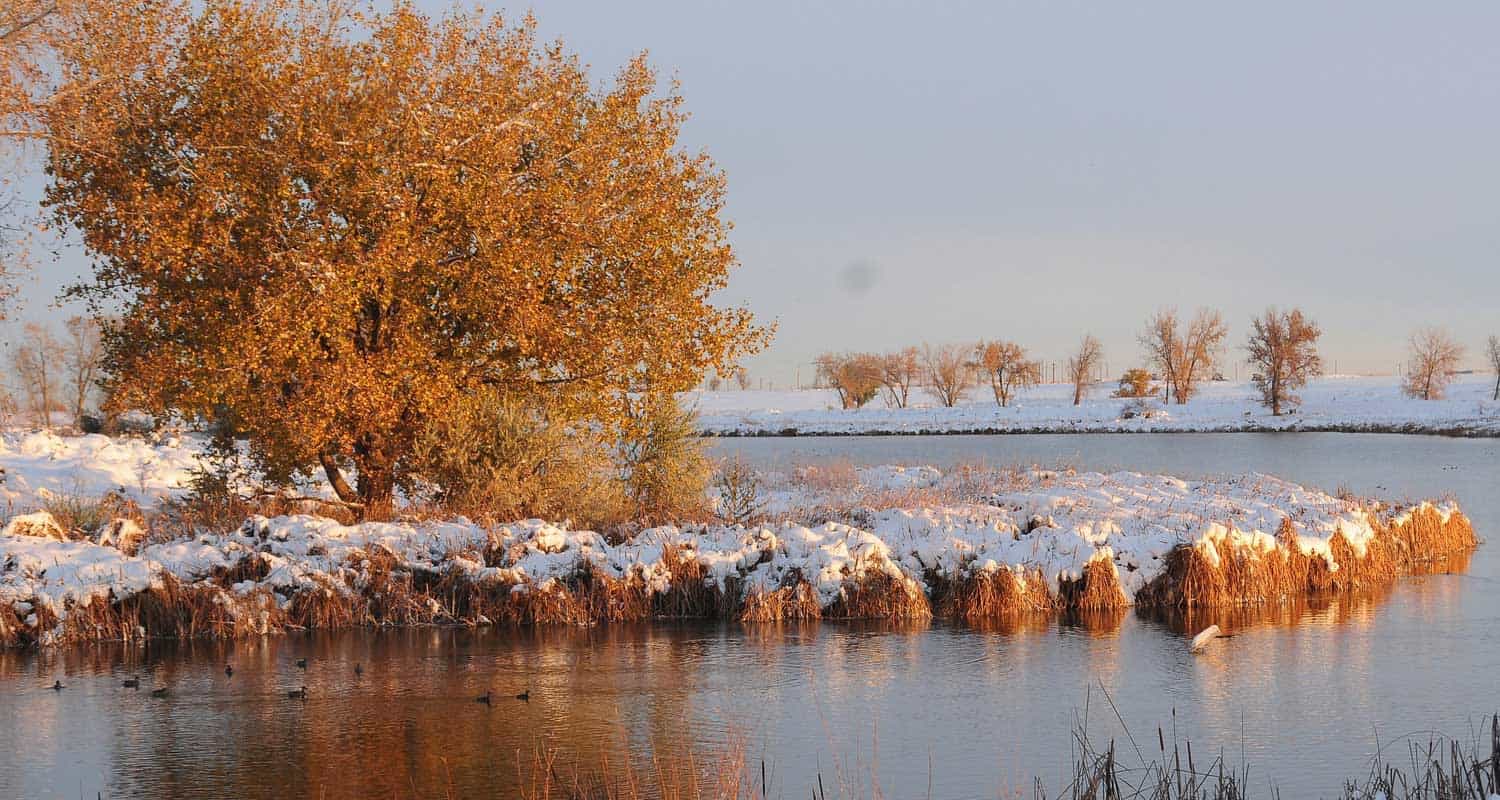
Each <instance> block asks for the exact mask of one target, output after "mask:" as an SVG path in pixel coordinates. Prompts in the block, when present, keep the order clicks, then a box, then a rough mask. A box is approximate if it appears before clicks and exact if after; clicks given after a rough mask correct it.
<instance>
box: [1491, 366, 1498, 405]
mask: <svg viewBox="0 0 1500 800" xmlns="http://www.w3.org/2000/svg"><path fill="white" fill-rule="evenodd" d="M1491 399H1494V400H1500V370H1497V371H1496V373H1495V396H1494V397H1493V398H1491Z"/></svg>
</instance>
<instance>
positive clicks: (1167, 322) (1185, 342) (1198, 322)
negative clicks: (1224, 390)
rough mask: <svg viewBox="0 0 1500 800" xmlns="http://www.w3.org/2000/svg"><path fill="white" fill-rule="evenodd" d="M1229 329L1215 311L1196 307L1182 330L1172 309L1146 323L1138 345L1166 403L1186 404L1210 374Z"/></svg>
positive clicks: (1160, 312) (1158, 314)
mask: <svg viewBox="0 0 1500 800" xmlns="http://www.w3.org/2000/svg"><path fill="white" fill-rule="evenodd" d="M1228 334H1229V329H1228V327H1226V326H1225V325H1224V318H1223V317H1222V316H1221V315H1220V314H1219V312H1217V311H1213V310H1211V309H1207V308H1200V309H1198V312H1197V313H1196V314H1195V315H1194V316H1193V319H1192V321H1191V322H1189V323H1188V326H1187V329H1186V330H1182V327H1181V325H1180V324H1179V322H1178V318H1177V310H1176V309H1162V310H1161V311H1158V312H1157V313H1156V315H1155V316H1153V317H1151V319H1150V320H1148V321H1147V323H1146V329H1145V330H1144V331H1142V332H1141V334H1140V337H1139V338H1140V342H1141V345H1142V346H1143V347H1145V348H1146V355H1147V357H1148V359H1149V360H1150V362H1151V363H1152V364H1154V365H1155V366H1156V368H1157V369H1158V371H1160V372H1161V376H1162V380H1163V382H1164V383H1165V384H1166V391H1167V397H1166V398H1164V399H1165V400H1166V401H1170V400H1172V399H1173V398H1174V397H1175V398H1176V400H1177V402H1178V404H1183V403H1186V402H1187V401H1188V400H1190V399H1191V398H1192V396H1193V392H1194V391H1195V390H1196V389H1197V386H1198V382H1199V381H1201V380H1202V379H1203V378H1204V376H1206V375H1208V374H1210V373H1211V372H1212V371H1213V368H1214V364H1215V363H1216V362H1217V360H1218V355H1219V351H1220V349H1221V348H1222V346H1223V343H1224V337H1225V336H1227V335H1228Z"/></svg>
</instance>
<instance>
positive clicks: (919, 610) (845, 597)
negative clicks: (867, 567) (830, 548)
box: [822, 572, 932, 620]
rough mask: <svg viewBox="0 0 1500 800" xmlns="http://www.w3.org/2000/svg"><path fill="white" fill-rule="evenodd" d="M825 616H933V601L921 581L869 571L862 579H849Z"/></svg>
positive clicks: (867, 617)
mask: <svg viewBox="0 0 1500 800" xmlns="http://www.w3.org/2000/svg"><path fill="white" fill-rule="evenodd" d="M822 616H823V618H824V619H900V620H923V619H931V618H932V603H931V602H930V601H928V599H927V592H926V591H925V589H924V588H923V586H922V584H921V583H919V582H917V581H915V580H913V579H911V578H908V577H905V576H901V577H896V576H894V575H890V574H887V573H884V572H880V573H876V572H868V573H866V574H865V576H864V577H863V578H861V579H859V580H854V581H850V582H848V583H846V584H845V585H844V587H843V590H842V591H841V592H840V593H839V597H838V599H837V600H834V601H833V603H832V604H831V605H829V606H828V608H825V609H823V610H822Z"/></svg>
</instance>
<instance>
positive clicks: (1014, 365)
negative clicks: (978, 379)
mask: <svg viewBox="0 0 1500 800" xmlns="http://www.w3.org/2000/svg"><path fill="white" fill-rule="evenodd" d="M974 361H975V364H977V365H978V367H979V369H980V370H981V371H982V372H984V374H985V375H987V376H988V377H989V379H990V388H991V389H993V390H994V392H995V402H996V403H999V404H1000V406H1001V407H1002V408H1004V407H1005V406H1008V405H1010V399H1011V397H1013V396H1014V395H1015V393H1016V392H1017V391H1019V390H1021V389H1029V388H1031V387H1033V386H1036V385H1037V384H1038V383H1040V382H1041V380H1042V365H1041V362H1039V361H1032V360H1031V359H1028V358H1027V357H1026V348H1024V347H1022V346H1020V345H1018V344H1016V343H1015V342H1004V341H994V342H980V343H979V344H978V345H976V346H975V348H974Z"/></svg>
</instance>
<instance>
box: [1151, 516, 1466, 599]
mask: <svg viewBox="0 0 1500 800" xmlns="http://www.w3.org/2000/svg"><path fill="white" fill-rule="evenodd" d="M1364 513H1365V515H1366V518H1367V519H1368V520H1369V522H1370V526H1371V529H1372V530H1373V531H1374V535H1373V536H1372V537H1370V539H1369V540H1368V541H1366V542H1365V544H1364V547H1363V548H1360V547H1356V546H1355V544H1354V543H1353V542H1351V541H1350V540H1349V538H1348V537H1347V536H1346V535H1345V534H1344V532H1343V531H1342V530H1341V531H1338V532H1336V533H1334V534H1333V536H1332V537H1330V539H1329V542H1328V557H1327V558H1325V557H1324V556H1323V555H1322V554H1319V553H1309V552H1307V551H1306V550H1304V549H1303V546H1302V543H1301V541H1300V537H1299V535H1298V532H1297V527H1296V523H1295V522H1294V521H1293V520H1291V519H1290V518H1286V519H1283V520H1282V523H1281V526H1280V528H1279V529H1278V531H1277V535H1276V542H1275V546H1274V547H1271V548H1269V549H1262V548H1259V547H1256V546H1254V545H1252V544H1245V543H1234V542H1231V541H1230V540H1229V539H1228V538H1227V537H1209V538H1204V539H1201V540H1199V541H1197V542H1194V543H1192V544H1184V545H1180V546H1178V547H1176V548H1174V549H1173V550H1172V551H1171V552H1170V553H1169V554H1168V555H1167V559H1166V566H1165V569H1164V570H1163V571H1162V573H1161V574H1160V575H1159V576H1157V577H1156V578H1155V579H1154V580H1152V581H1151V583H1149V584H1147V585H1146V586H1145V587H1143V588H1142V589H1141V590H1140V591H1139V592H1137V593H1136V598H1135V601H1136V604H1137V605H1141V606H1178V607H1213V606H1225V605H1236V604H1256V603H1278V602H1286V601H1288V600H1290V599H1293V598H1297V597H1306V596H1309V595H1317V594H1322V593H1327V592H1338V593H1347V592H1361V591H1369V590H1373V589H1377V588H1379V587H1382V586H1386V585H1389V584H1390V583H1391V582H1392V581H1394V580H1395V579H1396V578H1398V577H1400V576H1401V575H1409V574H1412V573H1414V572H1420V571H1422V570H1423V568H1424V565H1428V564H1434V563H1440V562H1443V561H1444V560H1445V559H1448V558H1451V557H1452V556H1454V555H1456V554H1460V553H1464V552H1467V551H1469V550H1472V549H1473V548H1474V547H1476V546H1477V545H1478V538H1477V537H1476V536H1475V535H1474V528H1473V525H1472V524H1471V523H1470V522H1469V519H1468V517H1466V516H1464V515H1463V514H1462V513H1460V512H1458V511H1452V512H1450V513H1448V514H1444V513H1443V512H1441V511H1439V510H1438V509H1437V508H1435V507H1434V506H1431V505H1427V504H1423V505H1421V506H1418V507H1416V508H1413V509H1411V510H1409V511H1406V512H1404V513H1401V514H1398V515H1389V514H1388V513H1386V512H1385V511H1384V510H1383V509H1381V508H1379V507H1373V508H1370V509H1366V510H1365V512H1364ZM1330 561H1331V562H1332V563H1330Z"/></svg>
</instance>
